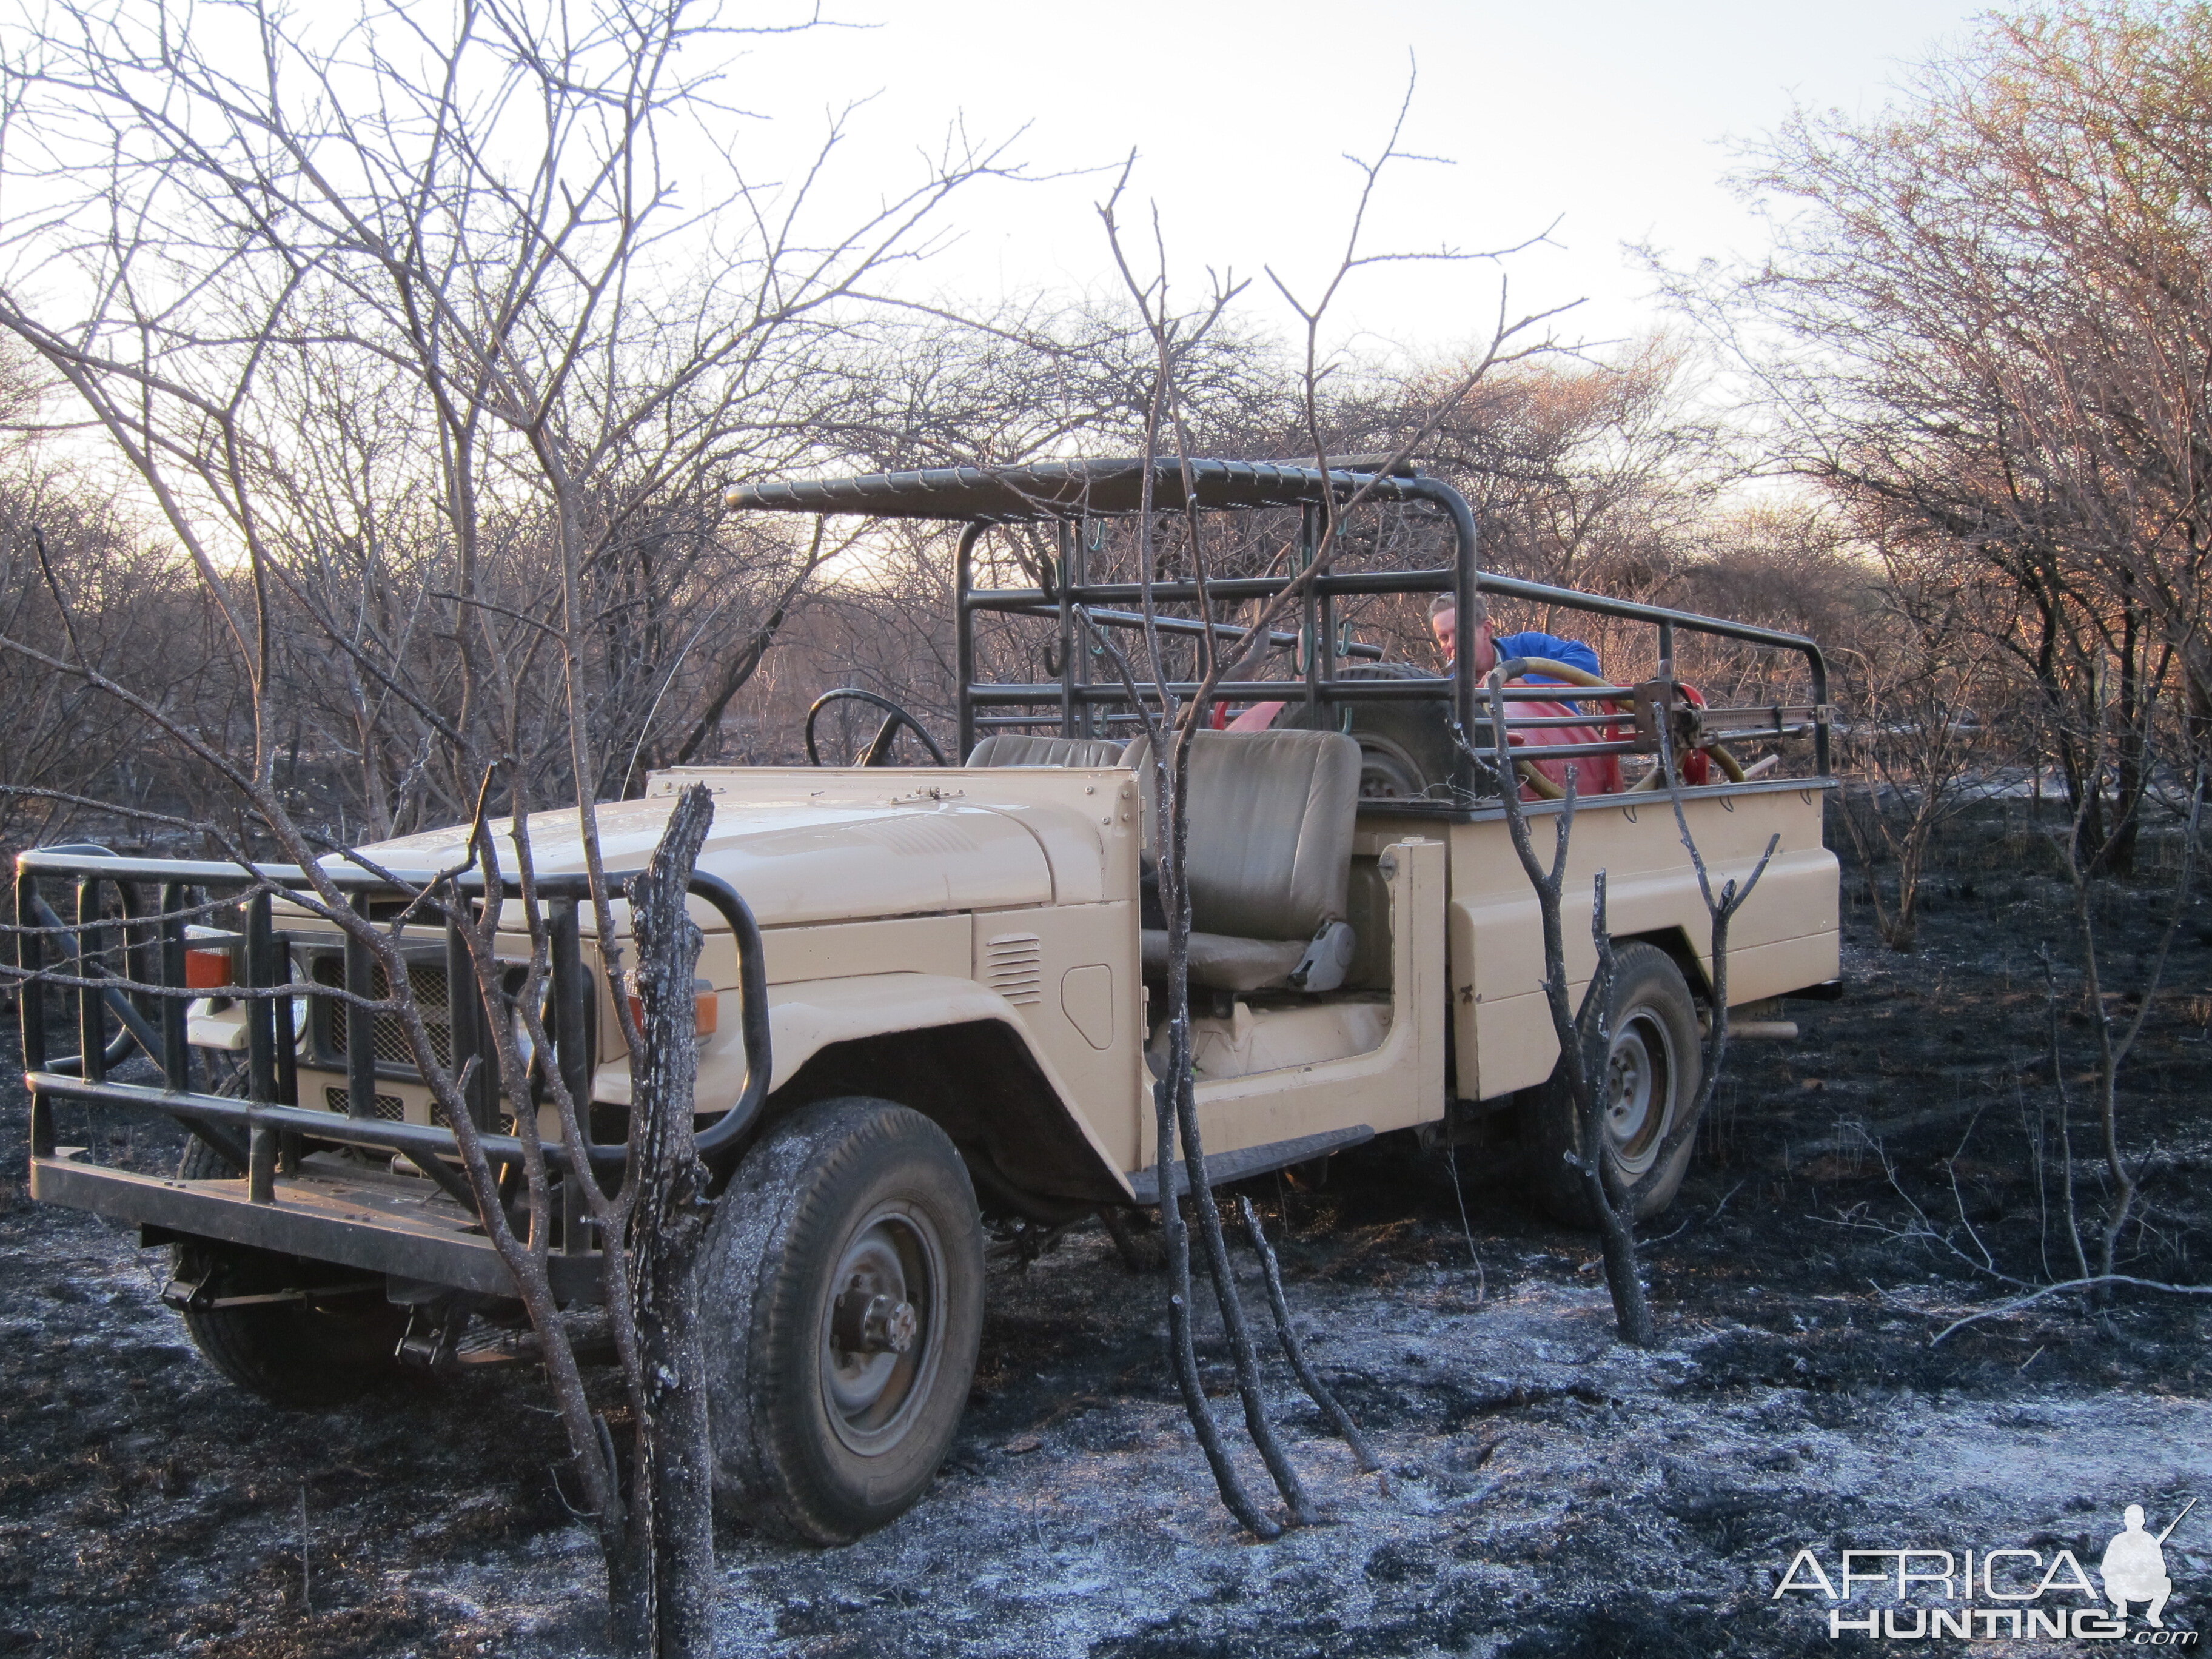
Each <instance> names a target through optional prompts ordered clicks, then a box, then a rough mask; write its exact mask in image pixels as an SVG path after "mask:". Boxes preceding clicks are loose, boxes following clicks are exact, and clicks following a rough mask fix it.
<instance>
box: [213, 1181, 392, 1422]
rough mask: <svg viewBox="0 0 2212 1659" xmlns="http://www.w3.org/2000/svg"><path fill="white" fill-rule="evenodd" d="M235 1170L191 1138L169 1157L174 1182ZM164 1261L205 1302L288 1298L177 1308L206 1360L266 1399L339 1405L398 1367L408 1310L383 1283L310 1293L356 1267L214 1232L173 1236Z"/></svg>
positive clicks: (344, 1278) (354, 1277)
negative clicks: (174, 1159)
mask: <svg viewBox="0 0 2212 1659" xmlns="http://www.w3.org/2000/svg"><path fill="white" fill-rule="evenodd" d="M237 1174H238V1171H237V1170H234V1169H232V1168H231V1166H230V1164H228V1162H227V1161H226V1160H225V1159H224V1158H223V1157H222V1154H221V1153H219V1152H216V1150H215V1149H214V1148H213V1147H211V1146H208V1145H207V1143H206V1142H204V1141H203V1140H201V1139H197V1137H195V1138H194V1139H193V1140H192V1142H191V1145H190V1146H187V1147H185V1155H184V1157H183V1158H181V1159H180V1160H179V1162H178V1165H177V1178H178V1179H179V1180H180V1181H220V1180H222V1179H225V1178H227V1177H233V1176H236V1175H237ZM171 1261H172V1269H171V1273H172V1277H173V1279H176V1280H178V1281H179V1282H180V1283H182V1284H185V1285H197V1286H199V1287H200V1290H201V1291H202V1293H203V1295H204V1296H205V1297H208V1298H210V1299H212V1300H221V1299H224V1298H228V1297H258V1296H280V1295H281V1296H283V1297H285V1298H286V1299H284V1300H282V1301H270V1302H247V1303H244V1304H233V1305H231V1306H228V1307H224V1306H200V1307H192V1306H187V1307H186V1308H185V1310H184V1319H185V1329H186V1330H187V1331H189V1332H191V1338H192V1341H193V1343H194V1345H195V1346H197V1347H198V1349H199V1351H200V1352H201V1353H202V1354H203V1355H204V1356H205V1358H206V1359H207V1362H208V1363H209V1364H210V1365H213V1366H214V1367H215V1368H216V1370H218V1371H221V1372H222V1374H223V1376H227V1377H228V1378H229V1379H230V1380H231V1381H232V1382H233V1383H237V1384H238V1386H239V1387H240V1388H241V1389H249V1390H251V1391H252V1393H255V1394H258V1395H260V1396H261V1397H262V1398H263V1399H264V1400H267V1401H270V1402H271V1403H273V1404H276V1405H279V1406H293V1407H321V1406H332V1405H337V1404H338V1403H339V1402H341V1401H345V1400H349V1399H351V1398H353V1397H354V1396H355V1395H359V1394H361V1393H363V1392H364V1391H366V1390H367V1389H370V1388H373V1387H374V1386H375V1385H376V1384H377V1383H380V1382H382V1381H384V1380H386V1378H388V1377H390V1376H392V1374H393V1373H394V1372H395V1371H397V1370H398V1366H399V1362H398V1358H397V1357H396V1356H397V1353H398V1346H399V1339H400V1338H401V1337H402V1336H404V1334H406V1331H407V1310H405V1309H404V1308H396V1307H394V1306H392V1304H391V1303H389V1302H387V1301H386V1300H385V1299H384V1294H383V1290H382V1287H381V1285H379V1286H378V1287H376V1288H374V1289H372V1290H367V1291H363V1290H358V1289H349V1290H342V1291H337V1293H335V1294H321V1295H319V1294H318V1293H317V1290H316V1287H317V1286H319V1285H336V1284H353V1285H358V1284H359V1282H360V1281H361V1279H362V1277H363V1275H362V1274H361V1273H349V1272H346V1271H345V1270H343V1269H340V1268H335V1267H330V1266H328V1265H327V1264H325V1263H321V1262H313V1261H301V1260H299V1259H298V1258H296V1257H294V1256H289V1255H277V1254H276V1253H275V1252H273V1251H270V1250H257V1249H253V1248H252V1247H251V1246H250V1245H245V1244H229V1243H221V1242H218V1241H216V1240H214V1239H195V1240H192V1241H191V1243H184V1244H179V1245H178V1246H176V1248H175V1249H174V1251H173V1255H172V1258H171ZM295 1292H297V1294H294V1293H295Z"/></svg>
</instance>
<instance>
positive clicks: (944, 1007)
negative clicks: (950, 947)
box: [592, 973, 1134, 1199]
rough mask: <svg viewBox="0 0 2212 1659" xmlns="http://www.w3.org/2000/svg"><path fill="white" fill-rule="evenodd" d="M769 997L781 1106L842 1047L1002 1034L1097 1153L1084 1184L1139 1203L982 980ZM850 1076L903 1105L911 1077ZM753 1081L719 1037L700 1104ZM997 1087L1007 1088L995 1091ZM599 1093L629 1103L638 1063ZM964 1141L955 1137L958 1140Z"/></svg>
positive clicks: (892, 983) (979, 1088)
mask: <svg viewBox="0 0 2212 1659" xmlns="http://www.w3.org/2000/svg"><path fill="white" fill-rule="evenodd" d="M768 1000H769V1032H770V1046H769V1052H770V1054H772V1055H773V1056H774V1069H773V1072H772V1074H771V1077H770V1079H769V1096H770V1098H771V1100H773V1098H774V1097H775V1091H777V1090H780V1089H781V1088H782V1087H783V1086H784V1085H786V1084H787V1083H789V1082H790V1081H791V1080H792V1079H793V1078H795V1077H797V1076H799V1073H801V1072H803V1071H805V1069H806V1067H807V1066H808V1065H809V1064H810V1063H811V1061H813V1060H815V1059H816V1057H817V1056H818V1055H825V1054H829V1051H831V1050H834V1049H836V1048H840V1046H841V1045H847V1044H864V1043H865V1044H870V1045H872V1046H875V1047H880V1045H881V1040H883V1039H895V1038H896V1037H898V1036H902V1035H905V1034H908V1033H924V1032H933V1031H945V1030H948V1029H949V1028H952V1027H963V1028H975V1027H978V1026H984V1025H988V1026H993V1027H997V1028H1002V1030H1001V1035H1002V1036H1003V1038H1004V1039H1005V1041H1006V1042H1008V1043H1009V1044H1011V1045H1012V1047H1013V1048H1014V1050H1015V1051H1016V1052H1017V1053H1018V1055H1019V1057H1020V1059H1021V1060H1023V1061H1024V1062H1026V1066H1027V1068H1028V1069H1029V1070H1030V1071H1031V1072H1033V1073H1034V1074H1035V1075H1034V1079H1023V1080H1022V1081H1023V1082H1024V1084H1027V1085H1032V1086H1029V1087H1024V1088H1023V1089H1022V1090H1021V1091H1020V1092H1021V1093H1023V1094H1024V1095H1034V1094H1036V1093H1039V1092H1042V1094H1044V1095H1048V1096H1049V1097H1050V1098H1049V1102H1048V1103H1045V1102H1032V1108H1033V1109H1034V1107H1035V1106H1039V1105H1047V1104H1048V1106H1049V1108H1050V1109H1052V1115H1053V1116H1054V1117H1055V1118H1056V1119H1059V1120H1060V1121H1061V1126H1064V1127H1060V1126H1056V1127H1060V1134H1058V1135H1055V1136H1054V1137H1053V1139H1055V1140H1062V1141H1064V1140H1065V1139H1066V1138H1067V1131H1071V1130H1072V1131H1073V1133H1074V1136H1075V1138H1076V1139H1079V1142H1080V1145H1081V1146H1083V1147H1084V1148H1085V1150H1086V1151H1087V1152H1088V1155H1089V1156H1088V1159H1087V1162H1089V1163H1090V1164H1091V1165H1092V1166H1093V1168H1092V1169H1091V1170H1089V1171H1086V1172H1085V1174H1086V1176H1088V1178H1087V1179H1085V1180H1083V1181H1081V1182H1079V1183H1078V1184H1079V1186H1081V1187H1083V1188H1088V1189H1091V1190H1093V1191H1095V1192H1096V1194H1097V1196H1098V1197H1101V1198H1103V1197H1105V1196H1106V1195H1107V1194H1109V1193H1113V1194H1119V1195H1121V1197H1123V1198H1125V1199H1131V1198H1133V1197H1134V1191H1133V1188H1131V1187H1130V1185H1129V1182H1128V1177H1127V1176H1126V1175H1125V1174H1124V1173H1123V1172H1122V1170H1121V1169H1120V1168H1119V1167H1118V1165H1117V1164H1116V1163H1115V1159H1114V1158H1113V1157H1112V1155H1111V1154H1110V1153H1109V1152H1108V1151H1107V1149H1106V1146H1105V1144H1104V1143H1103V1141H1101V1140H1100V1139H1099V1138H1098V1134H1097V1131H1096V1130H1095V1129H1094V1128H1093V1127H1092V1126H1091V1120H1090V1116H1089V1115H1088V1114H1087V1113H1085V1111H1084V1110H1083V1109H1082V1108H1081V1106H1080V1104H1079V1103H1078V1102H1077V1101H1076V1099H1075V1097H1074V1096H1073V1092H1072V1091H1070V1090H1069V1088H1068V1086H1067V1084H1066V1079H1064V1078H1062V1077H1061V1076H1060V1073H1059V1072H1058V1071H1057V1070H1056V1069H1055V1068H1054V1066H1053V1063H1052V1061H1051V1060H1049V1059H1048V1058H1047V1057H1046V1055H1045V1054H1044V1053H1043V1051H1042V1049H1040V1048H1038V1047H1037V1045H1036V1042H1033V1041H1032V1040H1031V1038H1030V1030H1029V1028H1028V1026H1027V1025H1026V1024H1024V1023H1023V1020H1022V1018H1021V1016H1020V1015H1019V1014H1018V1012H1016V1011H1015V1009H1014V1007H1013V1005H1012V1004H1011V1003H1009V1002H1008V1001H1007V1000H1006V999H1005V998H1004V997H1002V996H1000V994H998V993H997V992H995V991H992V990H988V989H986V988H985V987H982V986H981V985H978V984H977V983H976V982H975V981H973V980H970V979H961V978H958V977H956V976H954V975H947V974H915V973H897V974H864V975H854V976H852V977H849V978H842V979H817V980H805V981H799V982H797V983H794V984H785V985H771V986H770V987H769V994H768ZM726 1035H728V1034H725V1036H726ZM849 1069H850V1068H846V1070H847V1072H848V1079H847V1085H846V1086H850V1087H856V1088H857V1089H858V1090H859V1091H862V1092H866V1093H870V1094H880V1095H883V1096H884V1097H887V1098H890V1099H893V1100H896V1099H899V1098H901V1085H902V1081H903V1079H902V1078H901V1077H899V1076H896V1075H888V1076H884V1077H882V1078H880V1079H872V1078H869V1077H866V1076H865V1075H857V1076H856V1075H850V1074H849ZM1013 1081H1014V1080H1013V1079H988V1078H981V1077H978V1078H975V1079H971V1082H972V1085H973V1088H972V1093H973V1094H974V1096H975V1097H976V1099H977V1100H978V1101H979V1102H981V1101H982V1100H984V1099H985V1098H987V1097H994V1096H1001V1095H1002V1093H1003V1085H1008V1084H1011V1083H1012V1082H1013ZM743 1084H744V1050H743V1048H742V1047H741V1046H738V1045H735V1044H733V1043H732V1042H728V1041H726V1040H725V1037H724V1036H718V1037H717V1039H716V1040H715V1041H714V1042H710V1043H709V1044H708V1047H707V1048H706V1049H704V1050H703V1051H702V1053H701V1054H700V1056H699V1082H698V1095H697V1099H698V1103H699V1109H700V1110H701V1111H702V1113H704V1112H707V1111H710V1110H713V1109H714V1105H715V1103H718V1102H722V1101H727V1100H731V1099H734V1098H735V1097H736V1096H737V1091H738V1089H739V1088H740V1087H742V1086H743ZM993 1085H1001V1087H995V1088H994V1086H993ZM592 1098H594V1099H595V1100H601V1101H605V1102H608V1103H612V1104H617V1105H627V1104H629V1064H628V1062H627V1061H624V1060H618V1061H616V1062H614V1063H612V1064H611V1065H607V1066H601V1067H600V1068H599V1071H598V1072H597V1073H594V1075H593V1077H592ZM932 1115H937V1114H935V1113H933V1114H932ZM948 1127H949V1126H948ZM1002 1127H1003V1128H1004V1129H1005V1130H1007V1131H1012V1130H1013V1129H1014V1128H1015V1126H1014V1125H1012V1124H1006V1125H1004V1126H1002ZM963 1138H964V1137H963V1136H961V1135H959V1134H957V1133H956V1134H955V1139H963ZM989 1139H992V1140H994V1141H996V1140H999V1139H1000V1137H999V1136H998V1135H996V1134H994V1135H992V1136H990V1137H989ZM1056 1184H1057V1183H1056Z"/></svg>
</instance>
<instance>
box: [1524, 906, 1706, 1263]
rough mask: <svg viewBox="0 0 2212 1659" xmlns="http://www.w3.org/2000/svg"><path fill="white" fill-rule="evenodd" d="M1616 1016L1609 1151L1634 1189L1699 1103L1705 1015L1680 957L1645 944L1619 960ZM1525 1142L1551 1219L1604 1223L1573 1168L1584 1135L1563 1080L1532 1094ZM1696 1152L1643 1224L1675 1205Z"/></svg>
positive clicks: (1663, 1179)
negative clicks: (1693, 997) (1701, 1020)
mask: <svg viewBox="0 0 2212 1659" xmlns="http://www.w3.org/2000/svg"><path fill="white" fill-rule="evenodd" d="M1610 1014H1611V1018H1608V1019H1607V1022H1606V1024H1607V1029H1608V1030H1610V1031H1611V1032H1612V1033H1613V1041H1612V1043H1611V1046H1610V1048H1608V1050H1607V1055H1606V1066H1605V1075H1604V1077H1603V1078H1602V1079H1600V1081H1599V1087H1600V1088H1601V1091H1603V1097H1602V1099H1601V1102H1600V1109H1601V1113H1602V1115H1603V1118H1604V1122H1605V1146H1604V1154H1605V1158H1606V1160H1607V1163H1609V1164H1611V1165H1612V1166H1613V1174H1614V1175H1615V1176H1618V1177H1619V1179H1620V1182H1621V1184H1622V1185H1623V1186H1633V1185H1634V1184H1635V1183H1636V1182H1639V1181H1642V1180H1644V1178H1645V1177H1647V1176H1650V1175H1651V1174H1652V1172H1653V1170H1654V1167H1655V1166H1656V1164H1658V1161H1659V1152H1660V1148H1661V1146H1662V1144H1663V1143H1664V1142H1665V1140H1666V1139H1667V1137H1668V1134H1669V1133H1671V1132H1672V1131H1673V1130H1674V1126H1675V1125H1676V1124H1678V1123H1680V1121H1682V1117H1683V1115H1684V1114H1685V1113H1686V1112H1688V1111H1689V1109H1690V1108H1691V1107H1692V1105H1693V1104H1694V1103H1696V1101H1697V1098H1698V1085H1699V1080H1700V1075H1701V1072H1700V1068H1701V1066H1702V1063H1703V1055H1702V1053H1701V1050H1700V1048H1699V1038H1698V1011H1697V1006H1696V1005H1695V1004H1694V1003H1693V1002H1692V1000H1690V987H1689V986H1688V984H1687V983H1686V982H1685V981H1684V980H1683V978H1682V970H1681V969H1679V968H1677V967H1676V966H1675V965H1674V959H1673V958H1672V957H1669V956H1668V954H1667V953H1666V952H1665V951H1662V950H1661V949H1659V948H1658V946H1656V945H1645V944H1641V943H1638V944H1633V945H1622V946H1620V949H1619V951H1617V952H1616V954H1615V957H1614V973H1613V1006H1612V1008H1611V1010H1610ZM1522 1140H1523V1141H1524V1142H1525V1143H1526V1144H1527V1146H1528V1150H1529V1154H1530V1158H1531V1162H1532V1164H1533V1169H1532V1170H1531V1173H1532V1174H1533V1176H1534V1188H1535V1193H1536V1197H1537V1201H1538V1202H1539V1203H1540V1204H1541V1205H1542V1206H1543V1208H1544V1210H1545V1212H1547V1214H1549V1215H1550V1216H1551V1217H1552V1218H1553V1220H1555V1221H1559V1222H1561V1223H1564V1224H1565V1225H1567V1226H1570V1227H1583V1228H1588V1227H1594V1226H1595V1225H1597V1218H1596V1217H1595V1215H1593V1214H1591V1213H1590V1205H1589V1190H1588V1188H1586V1187H1585V1186H1584V1185H1583V1176H1582V1172H1581V1171H1580V1170H1577V1169H1576V1168H1575V1167H1574V1166H1573V1165H1572V1164H1569V1163H1568V1162H1567V1155H1568V1154H1569V1153H1574V1154H1576V1155H1577V1157H1579V1156H1580V1153H1581V1150H1582V1133H1581V1125H1580V1124H1579V1123H1577V1121H1576V1119H1575V1107H1574V1097H1573V1096H1572V1094H1571V1092H1570V1091H1569V1090H1568V1088H1567V1086H1566V1083H1565V1079H1564V1078H1563V1077H1562V1076H1561V1075H1560V1073H1558V1072H1556V1071H1555V1072H1554V1073H1553V1074H1552V1077H1551V1080H1550V1081H1548V1082H1547V1083H1546V1084H1545V1085H1543V1086H1542V1087H1541V1088H1538V1089H1533V1090H1531V1091H1529V1092H1528V1098H1527V1100H1526V1102H1525V1103H1524V1104H1523V1107H1522ZM1690 1148H1691V1142H1690V1140H1688V1139H1685V1140H1684V1141H1683V1142H1682V1144H1681V1145H1680V1146H1678V1147H1676V1148H1675V1149H1674V1155H1673V1156H1672V1157H1671V1158H1668V1160H1667V1162H1666V1166H1665V1168H1663V1169H1662V1170H1659V1171H1658V1175H1657V1178H1656V1180H1654V1181H1653V1182H1652V1183H1651V1185H1650V1187H1649V1188H1646V1189H1645V1191H1644V1195H1643V1197H1642V1198H1641V1199H1640V1200H1638V1203H1637V1206H1636V1218H1637V1219H1638V1220H1639V1221H1641V1220H1644V1219H1646V1218H1649V1217H1651V1216H1655V1215H1657V1214H1658V1213H1659V1212H1661V1211H1662V1210H1664V1209H1665V1208H1666V1207H1667V1206H1668V1205H1669V1204H1672V1203H1673V1202H1674V1194H1676V1193H1677V1192H1679V1191H1680V1190H1681V1186H1682V1177H1683V1176H1684V1175H1685V1174H1686V1173H1687V1172H1688V1170H1689V1167H1690Z"/></svg>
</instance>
